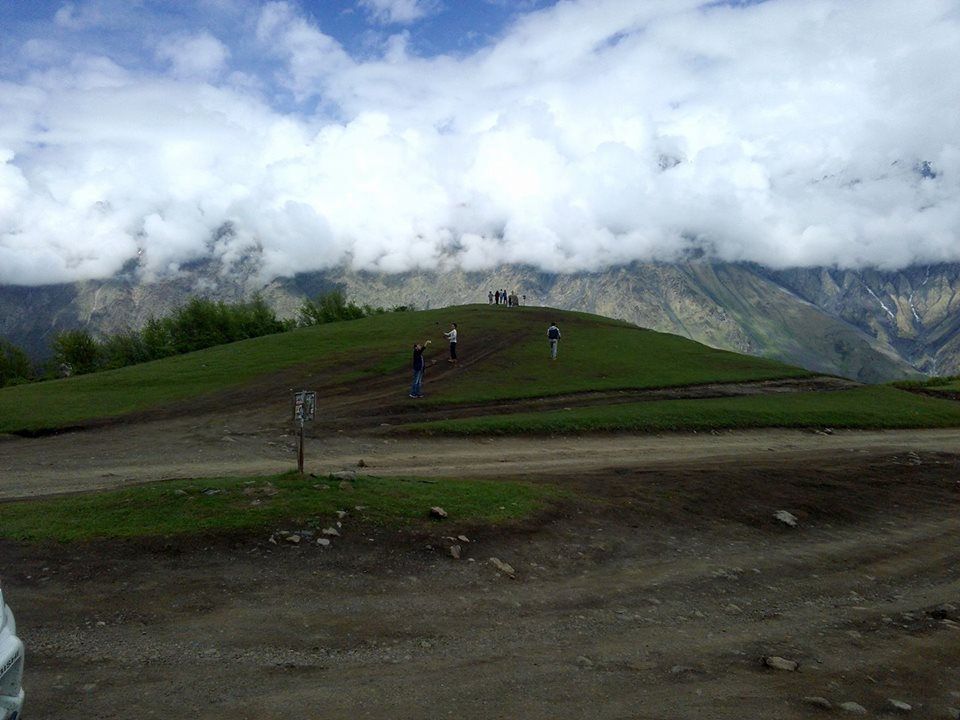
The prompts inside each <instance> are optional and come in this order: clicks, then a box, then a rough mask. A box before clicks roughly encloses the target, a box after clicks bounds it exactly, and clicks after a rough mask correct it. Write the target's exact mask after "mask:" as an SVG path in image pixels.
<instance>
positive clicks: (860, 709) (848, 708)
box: [840, 702, 867, 715]
mask: <svg viewBox="0 0 960 720" xmlns="http://www.w3.org/2000/svg"><path fill="white" fill-rule="evenodd" d="M840 709H841V710H843V711H844V712H848V713H853V714H854V715H866V714H867V709H866V708H865V707H864V706H863V705H860V704H859V703H855V702H845V703H840Z"/></svg>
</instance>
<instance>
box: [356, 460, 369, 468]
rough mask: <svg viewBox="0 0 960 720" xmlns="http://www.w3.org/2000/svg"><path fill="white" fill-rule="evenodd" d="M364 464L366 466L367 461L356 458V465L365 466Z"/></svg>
mask: <svg viewBox="0 0 960 720" xmlns="http://www.w3.org/2000/svg"><path fill="white" fill-rule="evenodd" d="M366 466H367V463H366V462H364V459H363V458H360V459H359V460H357V467H366Z"/></svg>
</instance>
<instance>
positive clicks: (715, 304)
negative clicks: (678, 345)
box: [0, 260, 960, 382]
mask: <svg viewBox="0 0 960 720" xmlns="http://www.w3.org/2000/svg"><path fill="white" fill-rule="evenodd" d="M335 288H338V289H342V290H343V291H344V292H345V293H346V295H347V297H348V298H349V299H351V300H353V301H354V302H357V303H360V304H370V305H374V306H384V307H391V306H396V305H413V306H414V307H416V308H420V309H427V308H436V307H443V306H448V305H459V304H463V303H474V302H487V297H488V293H489V292H491V291H495V290H497V289H505V290H508V291H515V292H516V293H517V294H518V295H521V296H525V297H526V300H525V302H526V304H531V305H547V306H553V307H558V308H563V309H569V310H581V311H584V312H591V313H598V314H601V315H607V316H610V317H615V318H621V319H624V320H628V321H630V322H633V323H636V324H638V325H641V326H644V327H649V328H653V329H655V330H660V331H664V332H671V333H676V334H678V335H683V336H686V337H689V338H692V339H694V340H697V341H699V342H703V343H705V344H707V345H710V346H713V347H719V348H725V349H729V350H735V351H737V352H743V353H748V354H752V355H759V356H765V357H772V358H776V359H779V360H783V361H786V362H789V363H792V364H795V365H801V366H803V367H806V368H809V369H811V370H816V371H818V372H824V373H831V374H835V375H841V376H844V377H850V378H854V379H857V380H861V381H864V382H881V381H885V380H891V379H897V378H904V377H911V376H918V375H921V374H929V375H951V374H958V373H960V313H958V309H960V295H958V291H960V264H942V265H932V266H923V267H911V268H907V269H904V270H896V271H883V270H875V269H871V270H851V269H837V268H804V269H791V270H774V269H770V268H765V267H761V266H758V265H753V264H745V263H717V262H708V261H702V260H700V261H690V262H683V263H673V264H667V263H633V264H630V265H627V266H623V267H617V268H611V269H607V270H603V271H597V272H578V273H567V274H553V273H546V272H543V271H540V270H537V269H536V268H531V267H523V266H503V267H499V268H495V269H492V270H489V271H484V272H464V271H462V270H450V271H444V272H441V271H435V270H423V271H414V272H406V273H400V274H383V273H371V272H360V271H353V270H349V269H344V268H337V269H332V270H327V271H324V272H312V273H303V274H298V275H295V276H293V277H288V278H276V279H273V280H271V281H269V282H263V281H261V280H259V279H258V273H257V265H256V263H254V262H250V263H247V264H241V266H239V267H238V266H231V267H229V268H225V267H223V266H221V265H219V264H218V263H217V262H216V261H213V260H206V261H199V262H196V263H193V264H191V265H190V266H187V267H184V268H182V269H181V271H180V273H178V274H177V275H176V276H175V277H171V278H167V279H164V280H159V281H155V282H144V281H143V280H142V279H140V278H139V276H138V274H137V272H136V268H135V267H132V268H129V269H128V270H127V271H125V272H123V273H121V274H119V275H117V276H116V277H114V278H111V279H109V280H98V281H86V282H80V283H72V284H61V285H47V286H39V287H21V286H0V337H4V338H6V339H7V340H9V341H11V342H13V343H15V344H17V345H20V346H21V347H23V348H24V349H26V350H27V352H28V353H29V354H30V355H31V356H33V357H34V358H37V359H40V358H42V357H44V356H45V355H46V354H48V353H49V343H50V339H51V338H52V336H53V335H54V334H55V333H56V332H57V331H60V330H63V329H71V328H87V329H89V330H90V331H91V332H93V333H95V334H109V333H115V332H120V331H123V330H127V329H130V328H133V327H139V326H140V325H142V324H143V323H144V322H145V321H146V320H147V319H148V318H149V317H150V316H151V315H154V316H162V315H164V314H167V313H168V312H170V311H171V310H172V309H173V308H175V307H176V306H177V305H180V304H182V303H183V302H184V301H185V300H186V299H187V298H189V297H191V296H194V295H198V296H202V297H209V298H213V299H218V300H224V301H228V302H236V301H240V300H244V299H248V298H249V297H251V296H252V295H253V294H254V293H257V292H259V293H260V294H261V295H262V296H263V297H264V299H266V300H267V302H268V303H270V304H271V305H272V306H273V307H275V308H276V309H277V311H278V313H279V314H280V315H281V316H287V317H289V316H293V315H295V314H296V310H297V308H298V307H299V305H300V303H301V302H302V300H303V298H304V297H307V296H314V295H316V294H318V293H321V292H325V291H328V290H331V289H335ZM504 311H505V312H509V310H508V309H507V308H505V309H504ZM451 320H455V318H451ZM565 341H568V342H572V341H575V339H574V338H565Z"/></svg>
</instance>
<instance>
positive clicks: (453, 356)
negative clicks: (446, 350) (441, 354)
mask: <svg viewBox="0 0 960 720" xmlns="http://www.w3.org/2000/svg"><path fill="white" fill-rule="evenodd" d="M444 336H445V337H446V338H447V340H449V341H450V358H449V359H448V360H447V362H448V363H453V364H454V365H456V364H457V324H456V323H450V332H445V333H444Z"/></svg>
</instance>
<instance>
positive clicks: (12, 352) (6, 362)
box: [0, 338, 33, 387]
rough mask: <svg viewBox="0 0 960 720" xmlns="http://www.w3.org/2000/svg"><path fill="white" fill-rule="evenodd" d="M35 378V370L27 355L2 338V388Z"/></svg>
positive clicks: (0, 346)
mask: <svg viewBox="0 0 960 720" xmlns="http://www.w3.org/2000/svg"><path fill="white" fill-rule="evenodd" d="M32 377H33V368H31V367H30V359H29V358H28V357H27V354H26V353H25V352H24V351H23V350H22V349H20V348H19V347H17V346H16V345H14V344H13V343H12V342H8V341H7V340H4V339H3V338H0V387H5V386H7V385H17V384H19V383H22V382H27V381H29V380H30V379H31V378H32Z"/></svg>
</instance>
